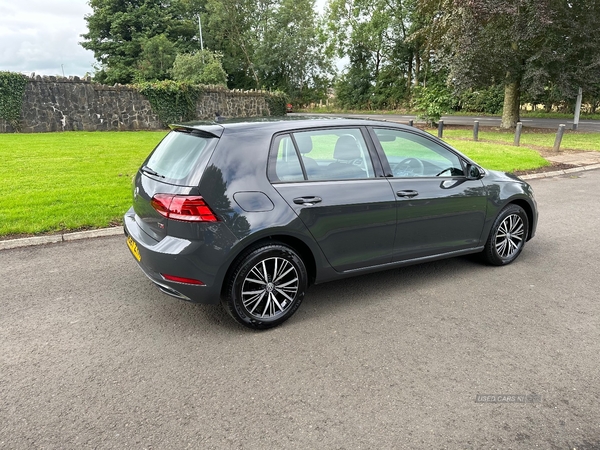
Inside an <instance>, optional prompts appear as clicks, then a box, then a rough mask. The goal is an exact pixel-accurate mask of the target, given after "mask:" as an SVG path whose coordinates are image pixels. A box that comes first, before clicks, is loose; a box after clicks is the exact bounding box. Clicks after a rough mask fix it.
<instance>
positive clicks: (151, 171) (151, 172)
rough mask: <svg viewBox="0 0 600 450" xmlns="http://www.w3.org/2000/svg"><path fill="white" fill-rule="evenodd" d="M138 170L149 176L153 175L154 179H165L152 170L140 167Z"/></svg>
mask: <svg viewBox="0 0 600 450" xmlns="http://www.w3.org/2000/svg"><path fill="white" fill-rule="evenodd" d="M140 170H141V171H142V172H146V173H149V174H150V175H154V176H155V177H160V178H164V177H165V176H164V175H160V174H159V173H157V172H155V171H154V170H152V169H151V168H150V167H148V166H142V168H141V169H140Z"/></svg>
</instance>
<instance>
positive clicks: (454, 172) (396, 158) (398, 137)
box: [374, 128, 464, 177]
mask: <svg viewBox="0 0 600 450" xmlns="http://www.w3.org/2000/svg"><path fill="white" fill-rule="evenodd" d="M374 131H375V134H376V135H377V138H378V140H379V143H380V144H381V147H382V148H383V151H384V153H385V155H386V157H387V159H388V162H389V163H390V167H391V169H392V173H393V174H394V176H395V177H452V176H462V175H464V174H463V168H462V165H461V163H460V159H459V158H458V156H456V155H455V154H454V153H452V152H451V151H449V150H448V149H446V148H444V147H442V146H441V145H439V144H437V143H436V142H434V141H431V140H429V139H427V138H425V137H423V136H419V135H416V134H413V133H408V132H405V131H399V130H390V129H383V128H376V129H375V130H374Z"/></svg>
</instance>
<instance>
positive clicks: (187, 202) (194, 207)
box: [150, 194, 219, 222]
mask: <svg viewBox="0 0 600 450" xmlns="http://www.w3.org/2000/svg"><path fill="white" fill-rule="evenodd" d="M150 204H151V205H152V207H153V208H154V209H155V210H156V211H157V212H158V213H159V214H160V215H161V216H164V217H166V218H168V219H173V220H182V221H184V222H217V221H218V220H219V219H217V216H215V215H214V213H213V212H212V211H211V210H210V208H209V207H208V205H207V204H206V202H205V201H204V199H203V198H202V197H200V196H198V195H175V194H156V195H154V197H152V200H151V201H150Z"/></svg>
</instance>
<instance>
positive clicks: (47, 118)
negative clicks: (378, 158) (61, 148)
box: [0, 75, 269, 133]
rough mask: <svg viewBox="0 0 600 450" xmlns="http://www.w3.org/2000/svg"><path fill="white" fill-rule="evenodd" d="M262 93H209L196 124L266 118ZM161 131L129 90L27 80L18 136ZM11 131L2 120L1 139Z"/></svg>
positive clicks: (139, 98)
mask: <svg viewBox="0 0 600 450" xmlns="http://www.w3.org/2000/svg"><path fill="white" fill-rule="evenodd" d="M265 94H266V93H265V92H260V91H230V90H228V89H225V88H220V87H207V88H206V90H205V92H204V94H203V95H202V96H201V97H200V99H199V100H198V104H197V106H196V112H197V115H198V117H197V119H214V118H215V114H216V113H219V114H220V115H221V116H224V117H252V116H266V115H269V106H268V104H267V101H266V99H265ZM164 128H165V127H164V126H163V124H162V123H161V122H160V120H159V118H158V116H157V115H156V114H154V112H153V111H152V107H151V105H150V102H149V101H148V100H147V99H146V98H145V97H144V96H143V95H141V94H140V93H139V92H137V91H136V90H135V89H133V88H132V87H129V86H121V85H115V86H105V85H101V84H96V83H92V82H91V80H90V79H89V78H88V79H79V78H78V77H69V78H61V77H46V76H45V77H41V76H39V75H38V76H35V77H32V78H30V79H29V83H27V86H26V88H25V93H24V98H23V107H22V110H21V132H23V133H38V132H49V131H75V130H85V131H109V130H110V131H116V130H158V129H164ZM14 131H15V130H14V129H13V127H12V126H11V125H10V124H9V123H8V122H7V121H5V120H3V119H0V133H11V132H14Z"/></svg>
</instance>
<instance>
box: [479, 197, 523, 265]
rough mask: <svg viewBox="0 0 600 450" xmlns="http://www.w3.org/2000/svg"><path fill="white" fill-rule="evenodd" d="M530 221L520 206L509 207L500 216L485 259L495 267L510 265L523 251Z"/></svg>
mask: <svg viewBox="0 0 600 450" xmlns="http://www.w3.org/2000/svg"><path fill="white" fill-rule="evenodd" d="M528 230H529V219H528V218H527V213H525V211H524V210H523V208H521V207H520V206H518V205H514V204H511V205H508V206H507V207H505V208H504V209H503V210H502V211H500V214H499V215H498V217H497V219H496V221H495V222H494V226H493V227H492V231H491V233H490V236H489V237H488V240H487V242H486V244H485V249H484V251H483V256H484V259H485V260H486V261H487V262H488V263H490V264H492V265H494V266H504V265H506V264H510V263H511V262H513V261H514V260H515V259H517V256H519V254H520V253H521V251H522V250H523V246H524V245H525V241H526V240H527V233H528Z"/></svg>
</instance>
